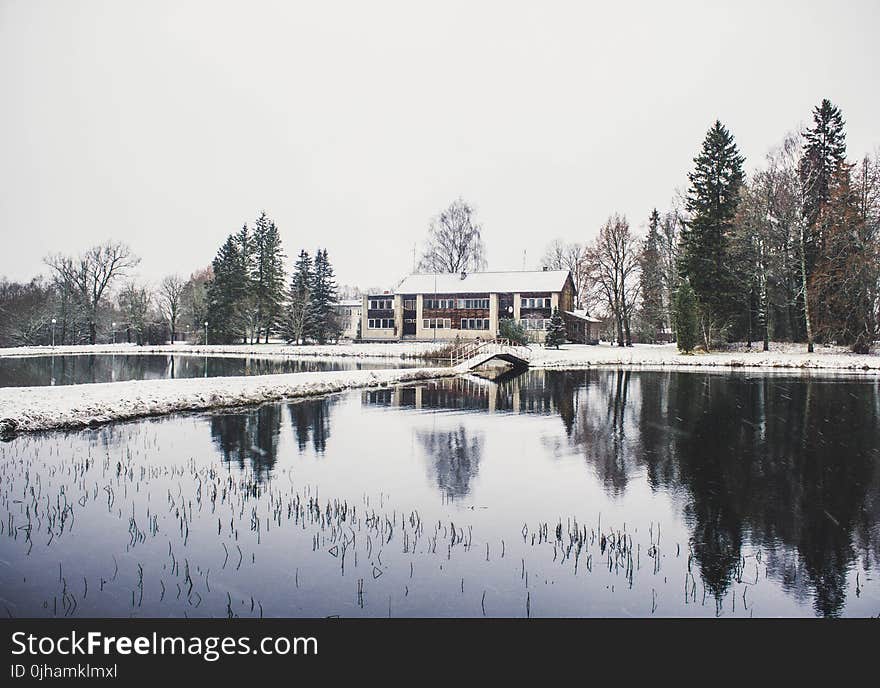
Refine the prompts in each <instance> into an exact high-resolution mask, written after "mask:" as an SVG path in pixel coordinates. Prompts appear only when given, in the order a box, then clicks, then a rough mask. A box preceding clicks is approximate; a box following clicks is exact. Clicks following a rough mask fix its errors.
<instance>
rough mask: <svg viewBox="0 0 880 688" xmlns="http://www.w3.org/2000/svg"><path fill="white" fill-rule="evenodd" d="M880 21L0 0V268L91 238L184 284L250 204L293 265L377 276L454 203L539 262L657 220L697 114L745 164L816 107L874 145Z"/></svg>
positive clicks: (820, 14) (687, 153) (693, 7)
mask: <svg viewBox="0 0 880 688" xmlns="http://www.w3.org/2000/svg"><path fill="white" fill-rule="evenodd" d="M710 5H711V7H710ZM878 26H880V2H877V0H866V1H864V2H856V1H852V2H836V3H831V2H827V1H824V2H791V1H788V2H784V1H772V0H760V1H759V2H743V1H738V2H715V3H710V2H706V1H703V2H672V1H669V2H657V1H655V2H635V1H631V2H625V3H624V2H617V3H615V2H601V3H588V2H571V3H563V2H550V1H547V0H541V2H537V1H532V2H527V3H518V2H511V1H510V0H507V1H506V2H497V3H494V2H479V1H478V0H470V1H468V2H461V3H459V2H451V1H450V0H445V1H444V2H431V3H426V2H415V1H414V0H408V1H402V2H399V3H397V2H395V3H391V2H380V1H378V0H370V1H369V2H365V1H363V0H361V1H360V2H330V1H325V2H314V1H310V2H301V3H295V2H277V3H270V2H257V1H254V0H248V1H244V0H242V1H241V2H236V3H232V2H230V3H223V2H219V1H217V0H212V1H208V0H206V1H205V2H184V1H178V2H167V3H165V2H157V1H155V0H151V1H150V2H147V1H140V2H128V1H123V0H107V1H106V2H90V1H75V0H69V1H63V0H57V1H54V2H46V1H40V0H0V94H2V101H0V102H2V107H0V189H2V190H0V230H2V234H3V250H2V251H0V275H6V276H7V277H9V278H13V279H26V278H29V277H31V276H32V275H34V274H36V273H38V272H45V268H44V266H43V265H42V258H43V256H45V255H46V254H47V253H50V252H57V251H61V252H65V253H67V252H70V253H74V252H79V251H80V250H82V249H83V248H85V247H87V246H88V245H90V244H93V243H96V242H100V241H103V240H106V239H108V238H114V239H120V240H124V241H126V242H128V243H129V244H131V246H132V248H133V249H134V251H135V252H136V253H137V254H138V255H140V256H141V257H142V259H143V261H142V263H141V266H140V267H139V270H140V274H141V276H142V277H143V278H144V279H147V280H152V281H156V280H158V279H159V278H161V277H162V276H163V275H165V274H168V273H171V272H180V273H184V274H189V273H190V272H192V271H193V270H194V269H196V268H199V267H203V266H205V265H207V264H209V263H210V261H211V258H212V257H213V255H214V252H215V251H216V249H217V247H218V245H219V244H220V243H221V242H222V241H223V239H224V238H225V236H226V235H227V234H228V233H230V232H232V231H235V230H237V229H238V228H239V227H240V226H241V225H242V223H244V222H249V223H251V222H252V221H253V220H254V218H256V217H257V215H258V214H259V212H260V211H261V210H263V209H265V210H266V211H267V213H269V215H270V216H271V217H272V218H274V219H275V221H276V222H277V224H278V225H279V227H280V229H281V232H282V236H283V239H284V243H285V246H286V249H287V253H288V255H289V256H293V255H294V254H295V253H296V252H298V250H299V248H300V247H305V248H307V249H309V250H314V248H315V247H317V246H321V247H326V248H327V249H328V250H329V253H330V258H331V261H332V262H333V264H334V266H335V268H336V272H337V278H338V280H339V281H340V282H341V283H346V284H357V285H360V286H362V287H367V286H390V285H391V284H393V283H394V282H396V281H397V280H398V279H399V278H401V277H402V276H403V275H404V274H405V273H406V272H408V271H409V270H410V269H411V267H412V256H413V246H414V244H421V242H422V240H423V239H424V236H425V231H426V228H427V225H428V221H429V219H430V218H431V217H432V216H433V215H435V214H436V213H437V212H438V211H439V210H440V209H441V208H442V207H444V206H445V205H447V204H448V203H449V202H450V201H451V200H453V199H454V198H456V197H458V196H462V197H463V198H465V199H466V200H467V201H469V202H470V203H472V204H473V205H474V206H475V207H476V209H477V212H478V218H479V220H480V221H481V222H482V224H483V227H484V240H485V243H486V245H487V253H488V260H489V268H490V269H495V270H498V269H521V268H522V265H523V251H526V265H527V267H529V268H533V267H535V266H536V264H537V262H538V260H539V258H540V255H541V253H542V252H543V248H544V246H545V245H546V243H547V242H548V241H549V240H551V239H552V238H554V237H562V238H564V239H566V240H586V239H589V238H591V237H592V236H594V235H595V233H596V230H597V228H598V227H599V225H600V224H601V223H602V222H603V220H604V219H605V218H606V217H607V216H608V215H609V214H610V213H613V212H620V213H625V214H626V215H627V216H628V217H629V218H630V221H631V223H632V224H633V225H634V226H635V227H637V228H641V227H643V226H644V223H645V220H646V218H647V216H648V214H649V212H650V210H651V208H652V207H654V206H658V207H659V208H660V209H661V210H662V209H663V208H665V207H668V205H669V202H670V199H671V198H672V196H673V194H674V192H675V189H676V187H683V186H684V185H685V183H686V174H687V171H688V170H689V168H690V166H691V161H692V159H693V157H694V155H696V153H697V151H698V148H699V145H700V143H701V141H702V138H703V136H704V134H705V132H706V130H707V128H708V127H709V126H710V124H711V123H712V122H713V121H714V120H715V118H720V119H721V120H722V122H724V123H725V124H726V125H727V126H728V127H729V128H730V130H731V131H732V133H733V134H734V136H735V137H736V139H737V141H738V143H739V145H740V147H741V150H742V152H743V153H744V154H745V155H746V156H747V158H748V161H747V164H748V167H749V168H752V167H754V166H755V165H757V164H760V162H761V160H762V158H763V157H764V155H765V153H766V152H767V150H768V148H769V147H770V146H772V145H774V144H775V143H777V142H778V141H780V140H781V139H782V137H783V135H784V134H785V132H786V131H788V130H792V129H797V128H798V127H799V126H800V125H802V124H803V123H806V122H807V121H808V120H809V117H810V110H811V108H812V107H813V106H814V105H815V104H816V103H818V102H819V101H820V100H821V98H823V97H827V98H830V99H831V100H832V101H833V102H834V103H836V104H837V105H839V106H840V107H841V109H842V110H843V113H844V116H845V118H846V120H847V142H848V146H849V153H850V155H851V156H852V157H858V156H861V155H863V154H864V153H866V152H869V151H872V150H874V149H875V148H876V147H877V146H878V145H880V88H878V67H880V47H878V46H880V41H878V39H877V27H878Z"/></svg>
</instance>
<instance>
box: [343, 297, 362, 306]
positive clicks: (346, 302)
mask: <svg viewBox="0 0 880 688" xmlns="http://www.w3.org/2000/svg"><path fill="white" fill-rule="evenodd" d="M336 305H337V306H362V305H363V303H362V302H361V300H360V299H342V300H340V301H338V302H337V303H336Z"/></svg>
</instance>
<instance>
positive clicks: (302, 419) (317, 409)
mask: <svg viewBox="0 0 880 688" xmlns="http://www.w3.org/2000/svg"><path fill="white" fill-rule="evenodd" d="M335 403H336V398H335V397H323V398H321V399H306V400H305V401H296V402H293V403H291V404H290V405H289V406H288V408H289V409H290V419H291V423H292V424H293V434H294V436H295V437H296V443H297V446H298V447H299V450H300V451H301V452H302V451H305V450H306V447H307V446H308V444H309V441H311V443H312V447H313V448H314V450H315V452H317V453H318V454H323V453H324V450H325V449H326V448H327V439H328V438H329V437H330V407H331V405H332V404H335Z"/></svg>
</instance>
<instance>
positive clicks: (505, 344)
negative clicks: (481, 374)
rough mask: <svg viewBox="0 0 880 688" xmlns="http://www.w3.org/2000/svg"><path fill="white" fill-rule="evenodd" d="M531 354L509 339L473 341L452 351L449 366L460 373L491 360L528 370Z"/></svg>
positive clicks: (526, 348)
mask: <svg viewBox="0 0 880 688" xmlns="http://www.w3.org/2000/svg"><path fill="white" fill-rule="evenodd" d="M531 354H532V351H531V349H530V348H529V347H527V346H522V345H520V344H516V343H515V342H512V341H511V340H509V339H488V340H475V341H473V342H467V343H465V344H462V345H461V346H459V347H458V348H457V349H454V350H453V351H452V353H451V354H450V355H449V364H450V365H451V366H453V367H454V368H455V370H456V371H457V372H460V373H466V372H468V371H470V370H473V369H474V368H478V367H479V366H481V365H484V364H485V363H488V362H489V361H491V360H493V359H497V360H501V361H504V362H506V363H509V364H510V365H512V366H513V367H514V368H528V367H529V359H530V358H531Z"/></svg>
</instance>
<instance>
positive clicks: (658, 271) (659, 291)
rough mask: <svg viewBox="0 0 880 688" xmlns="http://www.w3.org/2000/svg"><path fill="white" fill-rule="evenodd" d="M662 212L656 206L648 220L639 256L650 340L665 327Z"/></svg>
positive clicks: (643, 318) (643, 314) (644, 315)
mask: <svg viewBox="0 0 880 688" xmlns="http://www.w3.org/2000/svg"><path fill="white" fill-rule="evenodd" d="M660 245H661V239H660V213H658V212H657V209H656V208H654V210H653V212H652V213H651V217H650V218H649V220H648V234H647V235H646V236H645V241H644V243H643V244H642V253H641V255H640V256H639V263H640V268H641V270H640V276H639V291H640V292H641V296H642V307H641V313H640V316H641V321H642V325H643V329H644V332H645V335H646V336H647V338H648V339H649V340H650V341H656V340H657V334H658V333H659V332H661V331H663V329H664V324H665V321H666V317H665V316H666V313H665V309H664V307H663V289H664V284H663V283H664V280H663V264H662V260H663V258H662V256H661V254H660Z"/></svg>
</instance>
